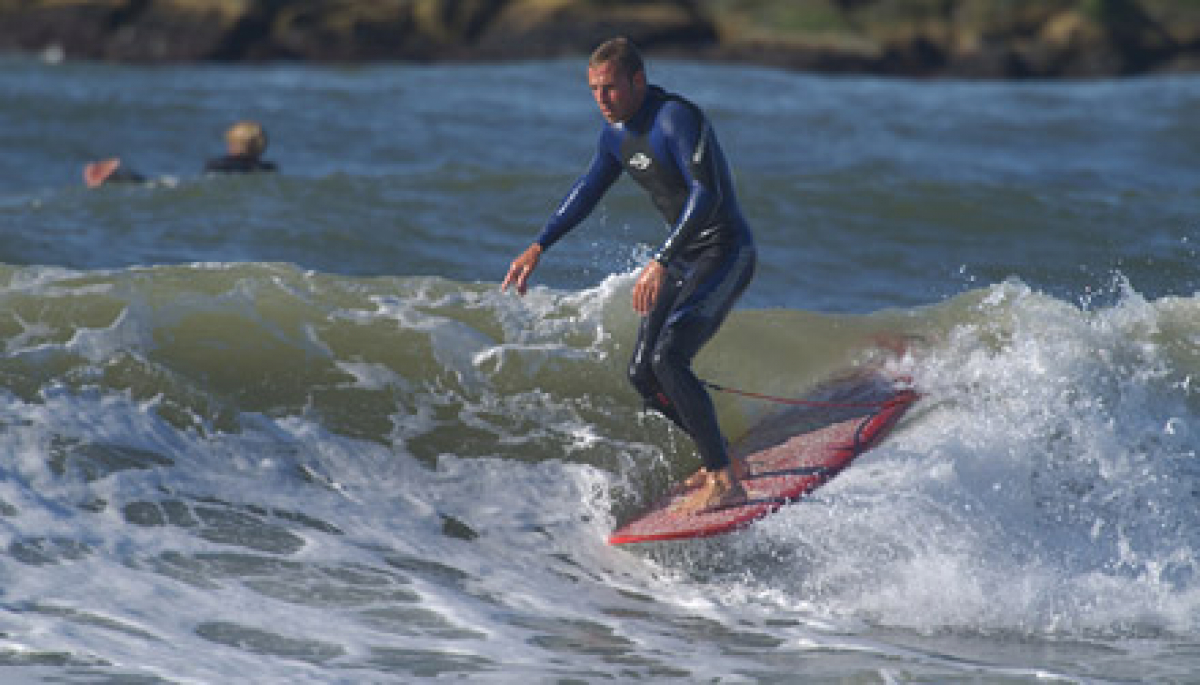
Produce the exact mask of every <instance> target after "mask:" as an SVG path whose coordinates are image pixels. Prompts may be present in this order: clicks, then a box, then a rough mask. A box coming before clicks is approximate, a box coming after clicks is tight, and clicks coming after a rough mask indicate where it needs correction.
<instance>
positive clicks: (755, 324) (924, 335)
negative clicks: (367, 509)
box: [0, 263, 1200, 634]
mask: <svg viewBox="0 0 1200 685" xmlns="http://www.w3.org/2000/svg"><path fill="white" fill-rule="evenodd" d="M633 278H634V276H633V274H632V273H627V274H620V275H616V276H613V277H610V278H609V279H607V280H605V281H604V282H603V283H601V284H599V285H598V286H596V287H595V288H592V289H588V290H584V291H580V292H570V293H564V292H561V291H555V290H553V289H549V288H544V287H538V288H534V289H533V290H531V292H530V293H529V294H528V295H527V296H526V297H525V298H517V297H516V296H514V295H511V294H508V293H501V292H499V291H498V290H497V288H496V286H495V284H491V283H459V282H454V281H449V280H445V279H440V278H432V277H388V278H354V277H347V276H336V275H330V274H322V273H317V272H311V271H304V270H301V269H298V268H296V267H293V266H290V265H285V264H265V263H245V264H190V265H179V266H160V267H147V268H129V269H119V270H106V271H91V272H79V271H69V270H63V269H49V268H35V267H24V268H16V267H6V268H4V269H3V270H0V283H3V298H4V304H5V306H4V308H3V311H4V312H5V313H4V315H3V317H0V338H2V339H3V340H4V345H5V355H4V358H3V360H2V361H0V381H2V383H3V387H4V389H5V390H4V393H3V395H0V423H2V424H3V425H4V426H6V427H7V428H6V430H5V431H4V432H0V447H2V448H3V450H4V451H5V452H8V453H11V454H14V455H17V456H16V458H15V459H16V460H15V462H14V464H15V465H14V466H12V467H10V471H9V473H8V477H7V478H6V482H7V485H6V486H4V487H3V488H0V492H2V493H3V494H2V495H0V504H3V505H4V507H6V508H7V509H8V510H12V511H13V512H16V511H22V512H28V511H30V509H32V510H34V511H37V510H38V508H39V507H52V506H53V505H50V504H48V503H47V502H48V501H53V499H54V497H55V496H56V495H52V494H49V493H53V492H58V493H59V495H57V496H61V497H65V498H67V499H69V500H70V501H72V502H78V501H80V500H88V498H90V497H98V498H100V499H101V500H104V501H111V502H113V503H114V506H116V503H118V502H124V504H123V505H121V506H123V507H124V508H123V509H121V511H122V512H123V517H124V519H125V520H126V521H127V522H130V523H139V524H141V525H149V524H147V523H146V522H147V521H150V522H151V523H153V522H154V521H159V522H160V523H162V522H168V521H170V520H172V519H171V516H172V515H173V514H171V512H172V511H175V509H177V508H178V507H180V506H183V507H184V509H189V510H190V511H192V514H190V516H192V518H193V519H194V518H195V517H196V516H199V515H198V514H196V513H195V512H196V511H198V510H202V511H208V509H214V508H215V509H216V510H218V514H219V515H218V514H212V513H211V512H209V514H206V515H211V516H212V517H214V518H215V519H220V518H221V516H225V517H226V518H230V517H232V518H233V519H238V517H239V516H240V517H242V518H243V519H246V520H250V521H251V523H250V524H247V525H249V526H250V530H251V532H250V533H247V532H246V531H245V530H242V531H241V532H240V533H239V532H229V530H227V529H224V528H222V527H221V525H219V524H217V523H210V524H205V525H204V526H201V528H199V529H197V530H203V531H205V532H204V533H203V535H205V536H207V537H205V538H204V539H205V540H206V541H208V542H210V543H211V542H214V541H216V542H228V540H229V539H231V536H232V539H239V540H242V541H243V542H242V543H239V544H250V545H251V546H254V545H257V546H258V547H256V548H255V549H257V550H258V551H267V552H272V553H278V554H285V555H286V554H290V553H292V552H294V551H295V549H296V547H295V545H296V544H301V545H302V544H303V542H302V537H303V536H300V538H299V539H301V542H297V541H296V540H297V539H298V538H297V535H298V534H297V533H295V532H294V531H292V532H289V531H290V528H289V526H290V527H292V528H294V527H295V526H297V525H299V526H300V527H301V528H303V529H305V530H310V531H311V530H318V531H320V530H324V529H327V528H328V529H339V530H344V529H346V528H352V527H354V526H355V523H354V522H355V521H356V520H357V517H358V516H360V515H357V514H356V515H353V516H350V517H349V519H342V518H340V517H341V516H344V515H345V514H343V513H341V512H342V509H341V507H340V505H339V506H333V505H329V506H328V507H327V508H326V507H318V506H317V505H315V504H313V503H312V502H313V495H312V492H313V488H316V489H317V490H318V491H320V492H328V493H336V494H337V495H338V496H339V497H342V496H344V497H347V498H349V500H348V501H361V502H373V503H375V505H376V506H379V507H381V509H382V508H388V511H390V512H391V513H389V514H388V516H389V517H394V516H400V517H401V518H403V519H405V520H407V521H409V522H408V523H404V524H402V525H403V527H405V528H406V529H409V528H413V527H416V528H415V529H414V530H419V529H420V527H421V526H423V525H434V524H433V523H421V522H422V521H424V522H430V521H432V522H436V524H437V525H439V526H442V528H441V529H440V532H437V533H424V534H435V535H438V536H440V535H451V536H452V537H457V538H462V539H473V538H474V537H476V536H479V535H489V534H491V535H500V536H501V537H502V539H505V540H510V541H511V542H512V544H513V545H514V552H513V553H514V554H520V553H521V551H520V550H524V553H526V554H530V553H532V554H537V555H539V556H541V555H543V554H544V553H557V554H565V555H567V556H568V557H574V562H573V563H576V564H580V565H582V566H583V567H587V568H597V569H608V570H609V571H611V572H613V573H617V571H616V570H615V569H617V568H621V567H622V564H623V562H620V561H618V557H614V555H621V556H624V555H626V554H628V553H627V552H619V553H618V552H615V551H613V550H608V549H605V548H604V546H603V544H602V543H599V542H597V543H594V544H589V545H585V546H584V547H580V543H579V542H578V540H579V539H580V536H583V538H584V539H594V540H602V539H603V536H604V534H605V533H606V530H607V528H608V527H609V526H611V524H612V522H613V521H614V520H616V519H617V518H619V517H620V516H621V515H622V514H623V513H627V512H628V511H629V510H631V509H632V508H635V507H638V506H641V505H642V504H643V503H644V502H645V501H646V500H647V499H648V498H650V497H653V496H654V495H656V494H657V493H658V492H661V489H662V488H664V487H666V485H667V484H668V483H669V482H670V481H672V480H674V479H676V478H678V477H679V476H680V475H682V474H683V473H686V472H687V471H689V470H690V469H692V468H694V467H695V464H696V463H695V457H694V455H693V454H692V453H691V449H690V445H689V444H688V442H687V440H686V439H682V437H681V436H680V435H678V434H677V433H675V432H674V430H673V429H672V428H671V427H670V426H669V424H668V423H667V422H666V421H664V420H661V419H658V418H656V417H654V416H648V415H645V414H643V413H642V412H641V411H640V408H639V407H638V406H637V403H636V401H635V395H634V393H633V391H632V390H630V389H629V388H628V387H627V386H626V383H625V380H624V377H623V372H624V366H625V363H626V357H627V355H628V353H629V346H630V344H631V342H632V339H633V336H634V328H635V325H636V320H635V318H634V315H633V314H632V312H631V310H630V307H629V305H628V300H629V291H630V287H631V285H632V282H633ZM1198 308H1200V299H1198V298H1196V297H1190V298H1187V297H1184V298H1164V299H1160V300H1157V301H1148V300H1146V299H1144V298H1142V297H1141V296H1139V295H1138V294H1137V293H1136V292H1133V291H1132V290H1131V289H1128V288H1126V289H1125V290H1124V291H1123V292H1122V293H1121V294H1120V295H1119V297H1117V298H1116V302H1115V304H1112V305H1108V306H1105V307H1103V308H1097V309H1089V308H1087V307H1084V306H1080V305H1077V304H1072V303H1069V302H1066V301H1063V300H1060V299H1057V298H1054V297H1052V296H1049V295H1046V294H1043V293H1039V292H1037V291H1035V290H1033V289H1031V288H1029V287H1028V286H1026V285H1025V284H1023V283H1021V282H1019V281H1008V282H1004V283H999V284H995V285H992V286H988V287H985V288H980V289H977V290H973V291H970V292H967V293H963V294H962V295H959V296H957V297H954V298H951V299H949V300H946V301H944V302H941V303H938V304H935V305H931V306H927V307H919V308H910V309H897V310H885V311H879V312H874V313H871V314H866V315H853V316H850V315H831V314H821V313H816V312H805V311H797V310H738V311H736V312H734V314H733V316H732V319H731V321H730V323H729V324H727V325H726V326H725V327H724V328H723V329H722V331H721V333H720V334H719V335H718V336H717V337H716V338H715V339H714V340H713V342H712V343H711V344H710V346H709V347H708V348H706V349H705V351H704V352H703V353H702V355H701V356H700V358H699V359H698V361H697V369H698V372H699V373H700V374H701V375H702V376H704V377H706V378H708V379H710V380H713V381H716V382H719V383H720V384H722V385H725V386H730V387H736V388H740V389H744V390H749V391H753V392H756V393H763V394H768V395H775V396H781V397H795V396H800V395H803V394H805V393H806V392H808V391H810V390H812V389H813V388H815V387H817V386H819V385H820V384H821V383H822V382H823V381H824V380H826V379H828V378H829V377H830V376H832V375H836V374H838V373H840V372H842V371H845V370H846V369H849V368H853V367H855V366H857V365H863V364H879V363H884V364H887V365H890V366H891V367H892V368H893V369H894V370H895V371H896V372H897V373H904V374H906V375H909V376H911V377H912V379H913V381H914V383H915V384H916V386H917V387H918V389H920V391H921V392H922V393H923V396H924V399H923V400H922V402H921V403H920V404H919V405H918V406H917V407H916V408H915V409H914V410H913V411H912V412H910V414H909V416H908V417H907V418H906V419H905V421H904V422H903V423H902V424H901V426H900V427H899V429H898V431H897V432H896V434H895V435H894V436H893V437H892V438H891V439H889V440H888V441H886V442H885V443H884V445H882V446H881V447H879V448H877V449H876V450H875V451H873V452H871V453H869V454H868V455H866V456H865V457H863V458H862V460H861V461H860V463H859V464H858V465H856V466H855V467H854V468H852V469H849V470H848V471H846V472H845V473H844V474H842V475H841V476H839V477H838V478H837V479H835V480H834V481H833V482H832V483H830V484H829V485H828V486H826V487H825V488H823V489H822V490H821V491H819V493H818V497H817V498H816V499H815V500H814V501H813V502H811V503H809V504H802V505H798V506H794V507H789V508H786V509H785V510H783V511H782V512H780V513H779V514H777V515H775V516H773V517H771V518H770V519H768V520H766V521H763V522H760V523H759V524H756V525H755V526H753V527H752V528H751V529H749V530H748V531H746V532H745V533H742V534H738V535H734V536H728V537H725V538H721V539H718V540H714V541H707V542H703V543H688V544H687V545H681V544H676V543H670V544H664V545H657V546H648V547H646V548H645V550H644V551H642V550H637V551H635V552H633V554H636V555H640V556H643V557H645V558H646V559H647V560H648V561H652V562H653V563H654V564H655V565H656V566H657V567H658V568H660V569H671V570H672V571H671V573H673V574H680V575H679V576H678V577H680V578H682V579H683V580H685V581H686V582H687V583H701V584H715V585H719V586H720V587H721V588H723V591H724V592H732V593H733V596H740V597H741V599H742V601H744V602H748V603H758V602H762V601H767V600H765V599H764V598H765V597H771V599H770V600H769V601H771V602H775V603H778V604H779V605H780V606H788V607H792V608H795V607H802V608H803V609H804V610H805V611H809V612H815V613H820V614H823V615H834V616H850V617H853V618H855V619H860V620H861V619H864V618H865V619H866V620H869V621H871V622H876V623H879V624H882V625H900V626H915V627H917V628H920V629H940V628H944V627H947V626H949V627H962V628H969V629H979V630H985V631H993V630H1012V631H1017V632H1034V633H1045V632H1049V633H1054V632H1065V633H1069V634H1077V633H1079V632H1087V631H1094V630H1099V631H1110V632H1111V631H1117V632H1121V631H1133V632H1138V633H1140V632H1143V631H1147V630H1150V631H1160V630H1166V631H1182V632H1187V631H1189V630H1192V629H1193V628H1194V627H1193V626H1191V624H1190V621H1191V616H1192V614H1193V613H1194V611H1195V608H1196V607H1198V606H1200V582H1198V580H1197V578H1196V571H1197V567H1198V565H1200V556H1198V555H1197V550H1200V539H1197V533H1196V532H1195V531H1197V530H1200V526H1198V525H1197V524H1198V523H1200V521H1197V514H1196V513H1195V512H1196V510H1197V507H1196V506H1195V505H1196V499H1197V496H1198V492H1200V467H1197V461H1196V450H1197V445H1198V444H1200V439H1198V436H1197V434H1196V432H1195V429H1194V426H1195V425H1197V422H1196V415H1197V412H1198V409H1200V401H1198V398H1197V390H1196V387H1195V383H1196V382H1195V378H1196V377H1197V374H1200V354H1198V353H1197V351H1196V350H1197V346H1196V341H1197V340H1198V339H1200V323H1197V322H1198V321H1200V317H1198V316H1197V313H1198V311H1197V310H1198ZM897 341H903V343H904V344H903V346H902V347H900V346H898V345H897ZM715 399H716V401H717V403H718V409H719V412H720V414H721V416H722V421H723V424H724V425H725V427H726V429H727V431H728V432H729V434H730V435H731V436H732V437H735V438H736V437H738V436H740V435H742V434H744V433H745V432H746V431H748V430H750V428H751V427H752V426H754V425H755V424H756V423H758V422H760V421H762V420H765V419H768V418H770V417H771V416H773V415H774V413H775V412H777V411H779V408H778V407H777V406H776V405H773V404H772V403H770V402H763V401H759V400H752V399H746V398H744V397H739V396H734V395H728V394H718V395H717V396H716V397H715ZM230 479H232V481H231V480H230ZM239 480H244V481H245V482H240V483H238V484H237V485H231V482H237V481H239ZM51 482H54V483H58V485H56V486H55V487H47V484H48V483H51ZM267 483H270V484H269V485H267ZM451 483H452V487H451V485H450V484H451ZM260 484H261V485H260ZM264 488H265V489H264ZM89 492H90V493H91V494H89V495H85V494H83V493H89ZM164 493H165V494H164ZM251 493H255V494H251ZM304 493H308V494H304ZM218 494H219V497H218ZM46 498H50V499H49V500H47V499H46ZM214 498H216V499H214ZM396 500H398V501H399V502H400V503H396ZM38 502H42V504H40V505H39V504H37V503H38ZM249 502H256V503H257V504H255V505H253V506H251V505H250V504H249ZM263 502H268V503H269V502H277V503H282V504H276V505H270V504H264V503H263ZM385 502H386V503H388V504H386V505H385V504H384V503H385ZM181 503H183V504H181ZM131 507H132V508H131ZM173 507H174V508H173ZM206 507H207V509H206ZM246 507H250V508H249V509H247V508H246ZM272 507H274V508H272ZM391 507H399V510H397V511H393V510H391V509H390V508H391ZM101 509H103V506H101ZM48 511H49V509H48V510H47V512H48ZM496 511H505V512H506V515H505V516H504V517H501V518H502V519H503V520H504V521H507V522H508V523H504V522H501V520H500V519H497V518H496V516H495V512H496ZM221 512H224V513H223V514H222V513H221ZM14 516H15V513H14ZM131 517H132V518H131ZM513 517H515V520H517V521H531V522H533V523H531V524H530V525H533V526H534V527H535V528H536V529H537V530H540V531H542V533H543V534H544V535H546V536H549V538H550V539H552V540H553V542H551V543H550V544H549V546H548V549H549V550H551V552H542V551H537V550H538V549H540V548H541V547H542V546H543V545H541V544H540V543H539V544H538V545H535V546H533V547H530V546H529V545H531V544H533V543H532V542H530V541H529V540H527V539H526V537H525V536H526V533H525V532H520V531H524V530H526V529H525V528H522V527H521V526H520V525H518V529H519V530H518V531H516V532H514V531H512V530H511V529H510V528H509V526H511V525H512V521H513ZM201 518H203V517H201ZM32 520H33V521H34V522H33V523H31V524H30V526H32V528H33V529H34V531H36V530H37V529H39V528H40V527H41V526H42V525H43V524H44V525H46V527H47V528H48V529H54V528H55V526H54V525H52V524H49V523H48V520H47V519H46V518H45V517H43V516H37V517H34V518H33V519H32ZM388 520H392V519H391V518H389V519H388ZM297 522H300V523H299V524H298V523H297ZM197 525H199V524H197ZM358 525H362V524H361V522H360V523H359V524H358ZM376 525H379V526H381V529H380V530H379V531H376V532H374V533H371V534H370V535H368V537H373V536H375V535H379V534H382V532H383V529H386V528H387V527H389V526H392V525H396V524H386V525H385V524H383V523H379V522H376ZM522 525H523V524H522ZM235 528H236V526H235ZM254 531H258V533H254ZM447 531H449V532H447ZM504 531H508V532H507V533H505V532H504ZM255 534H258V535H260V537H259V538H254V535H255ZM247 535H249V537H250V539H251V540H252V541H251V543H245V539H246V536H247ZM413 535H417V536H418V539H420V535H422V533H420V532H414V533H413ZM86 538H87V536H84V539H86ZM29 540H33V541H34V542H32V543H30V542H28V541H29ZM254 540H257V542H254ZM25 541H26V542H23V543H21V544H22V545H23V546H19V548H20V549H24V550H25V551H26V552H28V553H29V554H32V555H34V556H37V554H48V555H49V556H51V557H53V558H54V559H57V560H58V561H60V562H61V561H62V560H64V559H69V558H70V557H71V555H72V554H75V552H72V551H71V550H76V551H77V552H78V548H77V547H76V546H75V542H76V541H75V538H73V537H71V536H69V535H68V536H66V537H62V536H56V535H51V534H50V533H49V532H48V531H47V532H46V533H45V534H36V533H28V534H27V537H26V538H25ZM55 541H57V542H55ZM26 543H28V544H26ZM47 545H48V547H47ZM64 545H65V546H64ZM555 550H557V551H555ZM10 552H11V549H10ZM79 553H80V554H84V553H83V552H79ZM160 562H162V557H160V558H158V561H157V562H156V563H160ZM125 563H128V562H125ZM474 563H475V562H467V561H462V560H459V561H457V562H455V566H456V567H461V566H460V565H461V564H466V565H471V564H474ZM513 563H514V564H517V565H519V564H520V563H527V562H518V561H517V560H514V561H513ZM177 571H178V569H176V571H172V572H173V573H174V572H177ZM731 587H732V588H734V589H733V590H730V588H731ZM739 593H740V594H739ZM998 598H999V599H998Z"/></svg>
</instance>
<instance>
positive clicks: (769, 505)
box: [608, 371, 918, 545]
mask: <svg viewBox="0 0 1200 685" xmlns="http://www.w3.org/2000/svg"><path fill="white" fill-rule="evenodd" d="M722 389H723V388H722ZM734 392H737V391H734ZM742 394H746V393H742ZM917 397H918V395H917V393H916V392H914V391H913V390H912V389H911V388H909V387H907V384H905V383H903V382H901V381H898V380H896V379H892V378H888V377H885V376H883V375H881V374H879V373H877V372H874V371H869V372H864V373H857V374H855V375H853V376H848V377H845V378H842V379H838V380H836V381H832V382H830V383H827V384H825V385H823V386H821V387H820V388H818V389H817V390H816V391H814V393H811V394H810V395H809V396H808V397H806V398H804V399H798V400H788V401H787V402H788V404H789V405H791V406H790V407H789V409H788V410H787V411H784V412H782V413H780V414H779V415H777V416H774V417H772V418H771V419H769V420H767V421H765V422H763V423H761V424H759V425H758V426H756V427H755V428H753V429H751V430H750V431H749V432H748V433H747V435H746V437H744V438H742V439H741V440H740V441H739V442H738V444H736V445H734V446H733V448H732V449H733V452H734V454H737V455H744V457H743V458H744V459H745V460H746V462H747V464H748V466H749V468H750V475H749V476H748V477H747V478H745V479H744V480H743V481H742V485H743V487H745V488H746V493H747V495H749V500H748V501H747V503H746V504H743V505H739V506H735V507H727V508H723V509H717V510H709V511H702V512H699V513H695V514H685V513H680V512H677V511H674V510H673V509H672V507H673V506H674V505H675V504H676V503H677V502H679V501H680V500H682V499H683V498H684V496H685V495H686V494H687V491H686V490H685V489H683V488H682V487H677V488H676V489H675V490H674V491H673V492H671V493H670V494H668V495H667V496H666V497H665V498H663V499H662V500H661V501H659V502H658V503H656V504H655V505H654V506H653V507H651V508H650V510H649V511H646V512H645V513H643V514H641V515H639V516H637V517H635V518H634V519H633V520H631V521H629V522H627V523H625V524H624V525H622V526H620V527H619V528H617V530H615V531H613V533H612V534H611V535H610V536H609V538H608V542H609V544H611V545H623V544H628V543H633V542H656V541H662V540H682V539H688V538H701V537H710V536H713V535H721V534H723V533H728V532H730V531H733V530H737V529H739V528H742V527H744V526H747V525H749V524H751V523H753V522H754V521H757V520H758V519H761V518H763V517H764V516H767V515H769V514H771V513H773V512H775V511H777V510H779V508H780V507H782V506H784V505H785V504H788V503H791V502H795V501H796V500H798V499H800V498H802V497H804V496H805V495H807V494H808V493H810V492H812V491H813V490H815V489H817V488H818V487H820V486H821V485H823V484H824V483H826V482H827V481H828V480H829V479H830V478H833V477H834V476H835V475H837V474H838V472H840V471H841V470H842V469H844V468H846V467H847V466H849V465H850V462H852V461H853V460H854V458H855V457H857V456H858V455H860V454H862V453H863V452H866V451H867V450H869V449H871V448H872V447H874V446H875V445H877V444H879V442H880V441H881V440H882V439H883V438H884V436H886V435H887V434H888V432H889V431H890V430H891V429H892V427H893V426H895V425H896V422H897V421H899V420H900V417H901V416H903V415H904V412H906V411H907V410H908V408H909V407H910V406H912V404H913V402H915V401H916V400H917Z"/></svg>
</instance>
